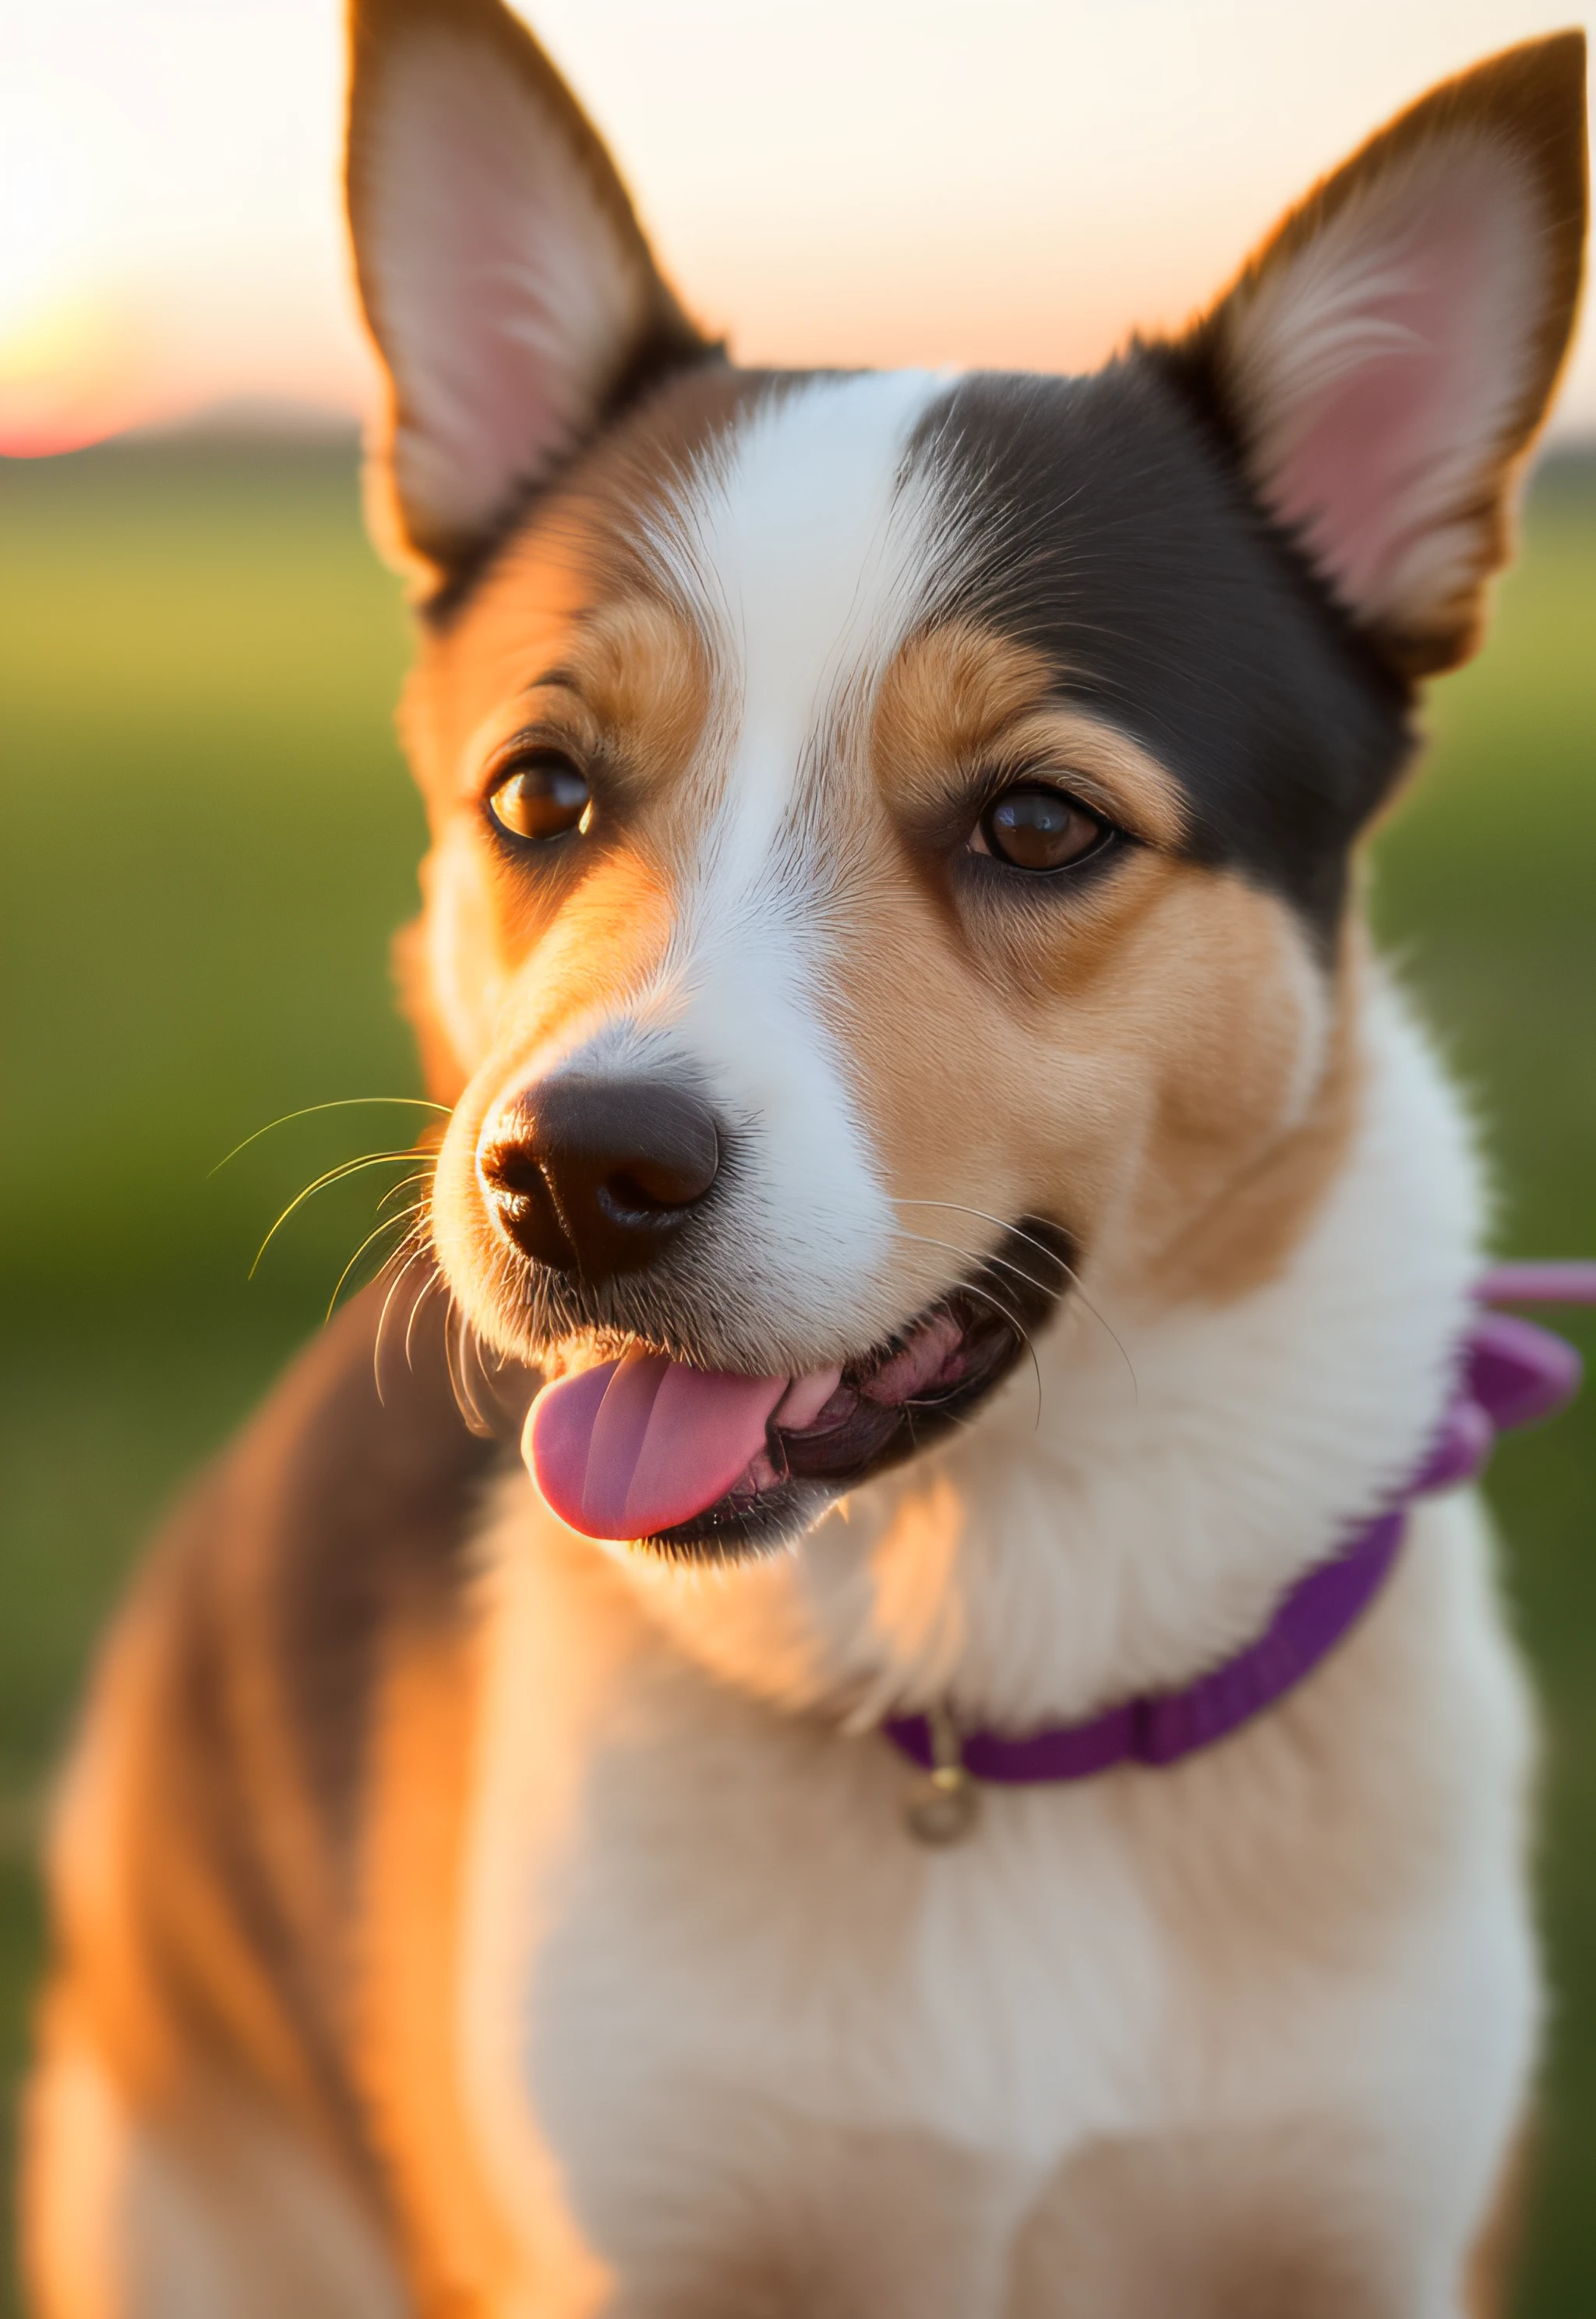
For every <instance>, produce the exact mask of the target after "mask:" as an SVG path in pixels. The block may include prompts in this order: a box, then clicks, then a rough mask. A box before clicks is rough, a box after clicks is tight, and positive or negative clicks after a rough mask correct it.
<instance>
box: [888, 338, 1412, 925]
mask: <svg viewBox="0 0 1596 2319" xmlns="http://www.w3.org/2000/svg"><path fill="white" fill-rule="evenodd" d="M912 458H913V460H914V461H915V463H919V462H924V463H926V464H927V465H929V466H930V468H931V469H932V471H933V474H935V475H936V477H937V481H938V485H939V489H940V492H941V493H942V496H943V498H944V501H945V503H946V505H947V507H948V510H949V512H950V514H951V515H956V516H957V517H958V518H959V519H960V532H961V535H962V552H961V554H960V556H959V558H958V561H959V563H960V567H961V572H960V579H959V581H958V582H956V583H955V597H954V600H953V601H952V602H951V604H949V606H948V608H947V609H950V610H958V611H961V612H965V613H968V614H969V615H971V616H973V617H975V618H979V619H981V620H983V621H985V622H987V623H988V624H990V625H991V626H993V627H996V628H997V629H999V630H1000V631H1002V632H1003V633H1004V634H1005V635H1007V636H1013V637H1014V638H1015V639H1016V640H1018V641H1020V642H1023V643H1024V644H1026V645H1030V646H1032V648H1034V649H1036V650H1038V651H1040V652H1041V653H1042V654H1044V655H1045V657H1046V658H1047V660H1048V661H1049V662H1050V664H1051V666H1052V667H1053V668H1054V669H1056V671H1057V672H1058V690H1059V698H1060V699H1069V700H1073V701H1076V702H1078V703H1080V704H1082V705H1083V706H1086V707H1088V708H1092V709H1094V710H1096V713H1097V714H1099V715H1100V716H1102V717H1105V718H1107V719H1110V720H1112V721H1113V722H1114V723H1115V724H1117V725H1119V726H1122V727H1123V729H1124V730H1125V731H1127V732H1128V733H1130V734H1132V735H1134V737H1135V738H1136V739H1137V740H1139V741H1140V742H1141V744H1143V745H1144V746H1145V747H1146V748H1147V749H1148V750H1149V751H1150V753H1152V754H1153V755H1154V756H1155V757H1156V758H1157V759H1158V760H1159V762H1160V763H1162V764H1164V765H1166V766H1168V769H1169V771H1171V772H1172V773H1173V774H1174V775H1175V777H1176V779H1177V781H1179V782H1180V783H1181V785H1182V787H1183V789H1184V790H1185V792H1186V798H1187V799H1188V801H1189V808H1190V815H1191V834H1190V840H1189V851H1190V853H1191V854H1192V856H1193V857H1194V858H1195V860H1197V861H1200V862H1207V863H1211V864H1213V865H1214V866H1216V867H1219V866H1222V867H1225V868H1230V869H1234V870H1239V871H1241V873H1242V874H1243V875H1244V876H1246V877H1248V878H1249V879H1251V880H1255V881H1256V882H1257V883H1258V884H1259V885H1261V886H1264V887H1267V888H1268V889H1272V890H1273V891H1275V892H1276V893H1278V894H1280V895H1282V896H1283V897H1284V898H1285V899H1286V900H1287V901H1289V902H1290V903H1292V904H1293V906H1294V907H1295V908H1297V909H1298V910H1299V911H1301V912H1302V914H1303V917H1304V918H1305V919H1306V920H1307V922H1308V923H1309V925H1311V926H1312V928H1313V929H1314V931H1315V933H1316V934H1318V935H1319V936H1320V937H1321V940H1327V939H1328V937H1329V935H1330V932H1331V930H1332V929H1333V927H1334V925H1335V924H1336V921H1337V919H1338V918H1339V915H1340V910H1341V907H1342V902H1343V898H1344V895H1345V891H1346V882H1347V864H1348V850H1349V848H1350V846H1351V844H1352V843H1353V840H1354V839H1355V838H1356V836H1357V833H1358V831H1359V830H1360V829H1361V828H1362V827H1363V826H1364V825H1365V823H1366V821H1367V820H1368V817H1369V816H1370V815H1371V814H1372V813H1373V812H1374V810H1375V808H1376V807H1377V806H1378V805H1379V804H1380V802H1381V801H1382V799H1384V797H1385V796H1386V795H1387V794H1388V793H1389V791H1390V790H1391V788H1392V786H1393V782H1394V781H1395V779H1396V777H1397V775H1398V773H1399V772H1400V771H1401V769H1402V764H1403V762H1404V760H1405V758H1406V756H1407V754H1408V752H1409V749H1410V746H1411V732H1410V727H1409V716H1408V712H1409V709H1410V707H1411V692H1410V690H1409V689H1408V688H1407V687H1406V686H1404V685H1403V684H1402V682H1401V681H1400V680H1398V679H1397V678H1395V677H1393V675H1392V674H1391V673H1390V672H1389V671H1388V670H1387V669H1386V668H1385V667H1384V665H1383V664H1382V663H1380V662H1379V661H1378V660H1377V659H1376V657H1375V654H1374V653H1373V651H1372V649H1371V648H1370V647H1369V646H1368V645H1366V643H1365V642H1364V640H1363V639H1362V638H1360V637H1359V636H1357V633H1356V632H1355V631H1354V629H1353V628H1352V627H1351V625H1350V624H1349V622H1348V620H1347V619H1346V618H1345V616H1344V615H1343V614H1342V613H1341V612H1340V611H1339V609H1338V608H1337V606H1336V605H1335V603H1334V602H1333V601H1332V600H1331V598H1330V594H1329V592H1328V591H1327V590H1326V589H1325V588H1324V587H1323V586H1322V585H1321V583H1320V582H1318V580H1317V579H1316V578H1315V577H1314V576H1313V574H1312V572H1311V571H1310V570H1309V568H1308V566H1307V564H1305V562H1304V561H1303V557H1302V556H1301V555H1299V554H1298V553H1297V551H1296V550H1295V549H1294V547H1293V546H1292V545H1291V543H1290V542H1289V540H1287V539H1286V538H1285V536H1284V535H1283V534H1282V533H1281V532H1280V531H1279V530H1278V529H1277V528H1276V527H1275V526H1274V525H1272V524H1271V523H1270V522H1269V520H1268V519H1267V517H1266V516H1265V515H1264V514H1263V512H1262V511H1261V510H1260V509H1259V508H1258V506H1257V504H1256V503H1255V502H1254V501H1253V500H1252V498H1251V497H1250V495H1249V492H1248V490H1247V488H1246V486H1245V484H1244V483H1243V482H1242V480H1241V477H1240V473H1239V471H1238V470H1237V469H1236V467H1235V465H1234V462H1233V460H1232V459H1231V457H1230V456H1229V455H1228V453H1227V449H1226V447H1225V446H1224V444H1223V442H1222V439H1221V438H1220V437H1219V436H1218V435H1217V434H1216V433H1215V432H1214V431H1213V429H1211V428H1210V427H1209V426H1208V425H1207V424H1206V423H1205V421H1204V416H1203V413H1202V409H1201V404H1200V401H1199V399H1198V398H1196V397H1195V395H1194V396H1188V394H1187V393H1186V391H1185V389H1184V386H1183V383H1182V381H1181V380H1180V377H1179V374H1178V372H1177V368H1176V366H1175V364H1174V361H1173V358H1172V357H1171V356H1167V355H1166V354H1164V353H1162V352H1160V351H1159V350H1158V349H1147V350H1138V351H1137V352H1135V353H1133V354H1132V355H1131V356H1127V357H1126V358H1124V359H1123V360H1122V361H1120V362H1116V363H1114V364H1112V365H1110V366H1109V368H1108V369H1106V370H1105V371H1103V372H1100V373H1099V374H1097V375H1096V376H1095V377H1091V378H1084V379H1055V378H1040V377H1034V378H1033V377H1025V376H1007V375H1003V374H984V375H978V376H975V377H972V378H969V379H967V380H964V381H962V382H961V383H959V384H957V385H955V386H954V387H952V388H951V390H950V392H949V393H948V394H947V396H946V397H945V398H944V399H943V400H942V401H941V402H938V403H937V404H936V405H934V406H933V409H932V410H931V411H928V412H927V413H926V415H925V417H924V420H922V421H921V424H920V426H919V429H917V431H916V436H915V444H914V447H913V452H912Z"/></svg>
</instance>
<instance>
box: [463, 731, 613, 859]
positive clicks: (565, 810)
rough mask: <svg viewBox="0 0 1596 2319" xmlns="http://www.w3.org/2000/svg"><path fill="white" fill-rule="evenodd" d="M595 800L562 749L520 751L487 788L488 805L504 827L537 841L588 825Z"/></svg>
mask: <svg viewBox="0 0 1596 2319" xmlns="http://www.w3.org/2000/svg"><path fill="white" fill-rule="evenodd" d="M591 803H592V792H591V790H590V789H589V788H588V785H587V782H586V781H585V779H584V778H583V776H582V774H581V773H580V772H579V771H577V769H576V767H575V766H574V765H573V763H572V762H571V759H570V758H569V757H567V756H565V755H564V753H562V752H561V751H560V750H558V749H535V750H532V751H530V752H528V753H527V754H526V755H525V756H521V757H518V758H517V759H516V761H515V763H514V764H513V765H512V766H511V767H510V768H509V771H508V772H505V773H501V774H500V777H499V779H498V781H495V783H494V784H493V787H492V788H491V790H489V792H488V811H489V812H490V813H491V815H492V817H493V818H494V820H495V821H496V822H497V823H498V825H499V826H500V829H502V830H504V831H505V832H506V833H507V834H508V835H509V836H511V837H521V838H530V839H531V840H532V841H533V842H534V843H535V844H537V843H541V842H542V841H543V840H545V839H546V838H550V837H564V835H565V834H566V832H567V831H568V830H573V829H581V828H583V827H585V826H586V822H587V816H588V808H589V807H590V806H591Z"/></svg>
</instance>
